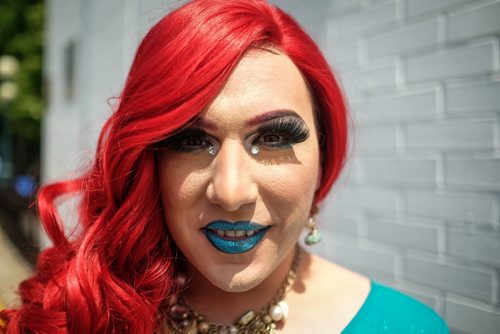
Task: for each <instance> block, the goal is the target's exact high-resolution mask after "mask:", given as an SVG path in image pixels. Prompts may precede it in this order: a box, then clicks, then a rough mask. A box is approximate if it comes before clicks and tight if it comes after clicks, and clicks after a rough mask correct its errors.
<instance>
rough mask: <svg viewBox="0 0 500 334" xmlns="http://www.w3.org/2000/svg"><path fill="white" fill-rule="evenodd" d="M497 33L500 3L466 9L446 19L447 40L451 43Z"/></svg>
mask: <svg viewBox="0 0 500 334" xmlns="http://www.w3.org/2000/svg"><path fill="white" fill-rule="evenodd" d="M497 32H500V3H493V4H486V5H480V6H477V7H474V8H467V9H466V10H464V11H460V12H458V13H451V14H450V15H449V18H448V38H449V39H450V40H452V41H455V40H459V39H467V38H474V37H479V36H485V35H493V34H495V33H497Z"/></svg>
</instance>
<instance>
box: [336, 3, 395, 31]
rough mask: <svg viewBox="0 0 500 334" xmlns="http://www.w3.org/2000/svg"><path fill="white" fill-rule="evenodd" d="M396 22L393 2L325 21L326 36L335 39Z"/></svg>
mask: <svg viewBox="0 0 500 334" xmlns="http://www.w3.org/2000/svg"><path fill="white" fill-rule="evenodd" d="M394 21H396V4H395V3H394V2H390V3H384V4H380V5H376V6H371V7H369V9H367V10H364V11H362V12H356V13H354V14H350V15H345V16H341V17H338V18H333V19H330V20H328V21H327V29H328V36H330V38H331V37H333V38H335V37H337V36H342V37H343V36H344V35H346V34H352V33H357V32H361V31H366V30H370V29H373V28H374V27H377V26H380V25H383V24H387V23H390V22H394Z"/></svg>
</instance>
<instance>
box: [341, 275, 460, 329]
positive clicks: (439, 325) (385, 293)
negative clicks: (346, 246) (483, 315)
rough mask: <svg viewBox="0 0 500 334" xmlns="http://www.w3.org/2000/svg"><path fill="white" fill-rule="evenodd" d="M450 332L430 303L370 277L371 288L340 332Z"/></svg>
mask: <svg viewBox="0 0 500 334" xmlns="http://www.w3.org/2000/svg"><path fill="white" fill-rule="evenodd" d="M375 333H380V334H389V333H390V334H406V333H411V334H449V333H450V331H449V329H448V326H447V325H446V323H445V322H444V320H443V319H442V318H441V317H440V316H439V315H438V314H437V313H436V312H434V310H432V309H431V308H430V307H428V306H426V305H424V304H422V303H421V302H419V301H417V300H415V299H413V298H411V297H409V296H407V295H404V294H402V293H400V292H398V291H396V290H394V289H392V288H389V287H387V286H384V285H381V284H379V283H377V282H375V281H373V280H372V281H371V291H370V293H369V295H368V297H367V299H366V301H365V303H364V304H363V306H362V307H361V309H360V310H359V311H358V313H357V314H356V316H355V317H354V318H353V319H352V320H351V322H350V323H349V325H348V326H347V327H346V328H345V329H344V330H343V331H342V334H375Z"/></svg>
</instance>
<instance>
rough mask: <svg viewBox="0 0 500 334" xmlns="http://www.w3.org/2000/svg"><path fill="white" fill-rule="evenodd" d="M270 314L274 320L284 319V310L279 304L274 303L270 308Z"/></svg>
mask: <svg viewBox="0 0 500 334" xmlns="http://www.w3.org/2000/svg"><path fill="white" fill-rule="evenodd" d="M269 316H270V317H271V319H273V320H274V321H281V320H282V319H283V310H282V309H281V307H280V306H279V305H273V306H271V309H270V310H269Z"/></svg>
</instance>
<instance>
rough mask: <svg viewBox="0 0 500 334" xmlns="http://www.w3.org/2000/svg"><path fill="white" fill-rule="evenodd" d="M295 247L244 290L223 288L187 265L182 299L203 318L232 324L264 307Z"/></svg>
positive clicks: (278, 285)
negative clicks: (263, 276) (250, 311)
mask: <svg viewBox="0 0 500 334" xmlns="http://www.w3.org/2000/svg"><path fill="white" fill-rule="evenodd" d="M295 251H296V249H295V247H294V248H292V250H291V251H290V252H289V254H287V256H286V257H285V259H284V260H283V261H282V263H281V264H280V265H279V266H278V267H277V268H276V269H275V270H274V271H273V272H272V273H271V275H269V276H268V277H267V278H265V279H264V280H263V281H262V282H261V283H260V284H259V285H257V286H256V287H254V288H252V289H250V290H248V291H244V292H228V291H224V290H222V289H220V288H218V287H216V286H215V285H213V284H212V283H211V282H209V281H208V280H207V279H206V278H205V277H204V276H203V275H202V274H201V273H199V272H198V271H197V270H196V269H195V268H194V267H192V266H188V267H187V268H186V271H187V274H188V277H191V279H190V280H189V284H188V287H187V289H186V290H185V291H184V292H183V293H182V297H183V298H184V300H185V301H186V302H187V303H188V304H189V305H190V306H191V307H192V308H193V309H194V310H195V311H196V312H197V313H199V314H201V315H203V316H204V317H205V319H207V320H208V321H210V322H213V323H220V324H226V325H228V324H233V323H235V322H236V321H238V320H239V319H240V317H241V316H242V315H243V314H245V313H246V312H247V311H249V310H253V311H255V312H257V311H259V310H261V309H262V308H264V307H266V306H267V305H268V304H269V303H270V302H271V301H272V300H273V298H274V297H275V296H276V295H277V293H278V291H279V290H280V288H281V287H282V286H283V282H284V281H285V279H286V278H287V275H288V273H289V271H290V268H291V266H292V262H293V259H294V256H295Z"/></svg>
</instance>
